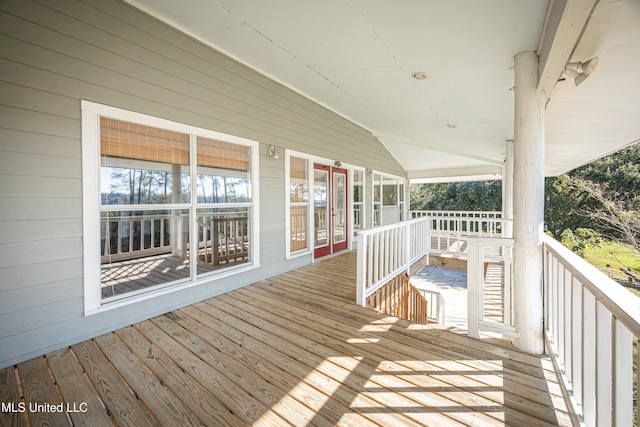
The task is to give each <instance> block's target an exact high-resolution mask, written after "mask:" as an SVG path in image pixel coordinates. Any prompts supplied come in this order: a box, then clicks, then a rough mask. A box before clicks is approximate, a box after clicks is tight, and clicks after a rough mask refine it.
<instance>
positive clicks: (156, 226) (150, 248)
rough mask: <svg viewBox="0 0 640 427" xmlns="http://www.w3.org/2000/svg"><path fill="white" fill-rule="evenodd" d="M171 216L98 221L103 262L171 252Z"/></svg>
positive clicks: (116, 218)
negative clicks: (102, 237) (101, 238)
mask: <svg viewBox="0 0 640 427" xmlns="http://www.w3.org/2000/svg"><path fill="white" fill-rule="evenodd" d="M170 220H171V216H170V215H127V216H112V217H103V218H102V219H101V227H102V230H103V231H102V235H103V236H104V239H103V241H102V248H101V250H102V254H101V259H102V261H103V262H111V261H119V260H124V259H132V258H140V257H145V256H150V255H157V254H162V253H168V252H171V242H170V237H169V232H170Z"/></svg>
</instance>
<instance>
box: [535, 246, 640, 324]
mask: <svg viewBox="0 0 640 427" xmlns="http://www.w3.org/2000/svg"><path fill="white" fill-rule="evenodd" d="M543 241H544V244H545V246H546V248H547V249H548V250H549V251H550V252H552V253H553V254H554V255H555V256H556V257H557V258H558V259H559V260H561V261H564V263H563V265H564V267H565V268H566V269H568V270H569V271H570V272H571V274H572V275H573V276H574V277H576V278H577V279H578V280H579V281H580V282H581V283H582V285H583V286H584V287H585V288H586V289H588V290H589V292H591V293H592V294H593V295H594V296H595V297H596V299H597V300H598V301H600V302H601V303H602V304H603V305H604V306H605V307H606V308H607V309H608V310H609V311H610V312H611V314H612V315H613V316H615V317H616V318H617V319H618V320H620V321H621V322H622V323H623V324H624V325H625V326H626V327H627V328H629V330H630V331H631V332H632V333H633V334H634V335H635V336H637V337H638V336H640V298H636V297H635V295H634V296H633V297H632V298H630V296H631V295H633V294H631V292H629V291H628V290H627V289H625V288H624V287H623V286H622V285H620V284H618V283H617V282H615V281H614V280H613V279H611V278H609V277H607V276H606V275H605V274H604V273H602V272H601V271H600V270H598V269H597V268H596V267H594V266H593V265H591V264H589V263H588V262H587V261H585V260H584V259H582V258H581V257H579V256H578V255H576V254H575V253H573V252H572V251H571V250H569V249H568V248H566V247H565V246H563V245H562V244H561V243H559V242H558V241H557V240H555V239H553V238H552V237H550V236H547V235H544V236H543Z"/></svg>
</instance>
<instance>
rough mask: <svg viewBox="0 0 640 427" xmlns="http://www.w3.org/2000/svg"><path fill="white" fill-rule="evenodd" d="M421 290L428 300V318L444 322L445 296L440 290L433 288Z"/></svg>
mask: <svg viewBox="0 0 640 427" xmlns="http://www.w3.org/2000/svg"><path fill="white" fill-rule="evenodd" d="M419 291H420V292H421V293H422V295H423V296H424V299H426V300H427V303H428V304H427V320H429V322H435V323H440V324H444V309H445V305H444V297H443V296H442V294H441V293H440V292H438V291H434V290H431V289H419Z"/></svg>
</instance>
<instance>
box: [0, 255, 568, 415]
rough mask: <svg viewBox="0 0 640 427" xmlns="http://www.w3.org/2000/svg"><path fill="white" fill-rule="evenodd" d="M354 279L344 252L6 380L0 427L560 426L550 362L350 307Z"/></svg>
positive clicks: (32, 365) (0, 377)
mask: <svg viewBox="0 0 640 427" xmlns="http://www.w3.org/2000/svg"><path fill="white" fill-rule="evenodd" d="M354 282H355V254H354V253H347V254H345V255H341V256H337V257H334V258H330V259H327V260H324V261H321V262H317V263H316V264H314V265H311V266H307V267H304V268H301V269H298V270H295V271H292V272H289V273H285V274H282V275H279V276H277V277H274V278H272V279H269V280H265V281H262V282H259V283H256V284H254V285H251V286H248V287H245V288H243V289H240V290H237V291H233V292H230V293H228V294H225V295H222V296H219V297H216V298H212V299H209V300H206V301H203V302H200V303H197V304H194V305H191V306H188V307H186V308H183V309H181V310H176V311H173V312H170V313H167V314H165V315H162V316H158V317H155V318H153V319H150V320H147V321H144V322H141V323H138V324H135V325H133V326H130V327H127V328H124V329H120V330H118V331H116V332H114V333H109V334H106V335H103V336H100V337H97V338H95V339H93V340H89V341H85V342H82V343H80V344H77V345H74V346H71V347H70V348H65V349H62V350H59V351H55V352H52V353H49V354H47V355H45V356H43V357H39V358H36V359H32V360H30V361H27V362H25V363H21V364H19V365H17V366H14V367H10V368H7V369H4V370H2V371H0V401H1V402H2V403H3V405H4V404H9V403H11V402H14V403H15V404H16V406H15V408H17V409H18V408H19V406H18V404H19V403H20V402H22V403H23V404H25V405H26V410H25V412H20V411H19V410H16V411H15V412H7V411H4V412H2V413H0V425H3V426H4V425H11V426H13V425H26V424H27V423H30V424H31V425H41V424H44V422H45V421H50V423H51V424H50V425H68V424H69V421H72V422H73V423H74V424H76V425H81V424H86V425H91V426H102V425H112V424H116V425H157V424H159V425H166V426H172V425H175V426H188V425H207V426H218V425H228V426H235V425H262V426H280V425H294V426H305V425H322V426H332V425H357V426H417V425H427V426H447V427H449V426H459V425H474V426H484V425H486V426H491V425H512V426H524V425H526V426H534V425H535V426H543V425H570V423H569V419H568V416H567V414H566V412H565V410H564V402H563V400H562V398H561V394H560V389H559V386H558V384H557V383H556V377H555V373H554V372H553V371H552V368H551V363H550V361H549V360H547V359H545V358H538V357H533V356H528V355H525V354H522V353H520V352H518V351H516V350H514V349H512V348H510V346H509V344H508V343H506V342H502V341H497V340H493V341H477V340H472V339H470V338H467V337H465V336H463V335H461V334H460V333H459V332H458V333H455V332H451V331H448V330H446V329H445V327H443V326H441V325H429V326H419V325H411V324H410V323H408V322H406V321H403V320H399V319H397V318H393V317H389V316H385V315H382V314H379V313H377V312H374V311H372V310H369V309H365V308H361V307H357V306H356V305H354V303H353V301H354V299H355V289H354V286H353V283H354ZM35 403H48V404H50V405H56V404H60V403H64V405H67V406H68V407H69V408H70V409H72V410H73V409H76V410H77V412H68V413H64V412H63V413H59V412H50V411H41V412H33V411H30V408H29V405H33V404H35ZM67 406H64V408H66V407H67ZM4 408H5V409H7V407H4ZM36 409H37V408H36ZM82 410H84V411H85V412H82Z"/></svg>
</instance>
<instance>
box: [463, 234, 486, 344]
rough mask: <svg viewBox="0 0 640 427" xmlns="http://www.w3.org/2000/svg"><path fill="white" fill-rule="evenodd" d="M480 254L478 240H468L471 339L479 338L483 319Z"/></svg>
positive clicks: (468, 313)
mask: <svg viewBox="0 0 640 427" xmlns="http://www.w3.org/2000/svg"><path fill="white" fill-rule="evenodd" d="M482 252H483V249H482V246H480V243H479V240H478V239H476V238H469V244H468V246H467V292H468V296H467V298H468V300H467V321H468V329H469V336H470V337H471V338H480V320H482V317H483V316H482V307H483V290H484V277H483V269H482V264H483V260H482V256H481V254H482Z"/></svg>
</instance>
